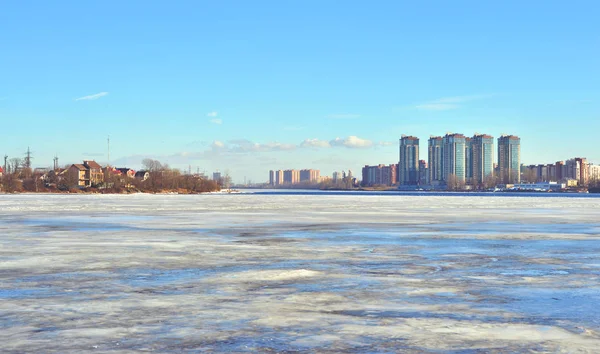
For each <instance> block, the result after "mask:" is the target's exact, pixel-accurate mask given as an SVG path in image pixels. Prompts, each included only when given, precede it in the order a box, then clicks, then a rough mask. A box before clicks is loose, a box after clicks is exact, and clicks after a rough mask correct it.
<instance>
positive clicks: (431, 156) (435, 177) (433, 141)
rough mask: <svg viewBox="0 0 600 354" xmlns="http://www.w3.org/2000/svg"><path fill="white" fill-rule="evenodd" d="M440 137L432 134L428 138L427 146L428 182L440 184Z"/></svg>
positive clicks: (441, 174)
mask: <svg viewBox="0 0 600 354" xmlns="http://www.w3.org/2000/svg"><path fill="white" fill-rule="evenodd" d="M442 140H443V139H442V137H441V136H433V137H430V138H429V141H428V144H427V145H428V146H427V152H428V157H427V160H428V161H427V167H428V177H427V183H428V184H432V185H433V184H441V183H442V181H443V180H444V179H443V173H442V172H443V170H442Z"/></svg>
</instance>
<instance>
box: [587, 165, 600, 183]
mask: <svg viewBox="0 0 600 354" xmlns="http://www.w3.org/2000/svg"><path fill="white" fill-rule="evenodd" d="M588 178H589V183H590V184H591V183H598V182H600V165H592V164H589V165H588Z"/></svg>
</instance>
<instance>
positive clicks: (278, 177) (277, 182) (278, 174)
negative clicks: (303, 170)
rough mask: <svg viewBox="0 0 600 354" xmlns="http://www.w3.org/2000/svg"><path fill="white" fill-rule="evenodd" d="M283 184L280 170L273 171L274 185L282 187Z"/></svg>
mask: <svg viewBox="0 0 600 354" xmlns="http://www.w3.org/2000/svg"><path fill="white" fill-rule="evenodd" d="M283 183H284V182H283V171H282V170H277V171H275V185H276V186H279V185H282V184H283Z"/></svg>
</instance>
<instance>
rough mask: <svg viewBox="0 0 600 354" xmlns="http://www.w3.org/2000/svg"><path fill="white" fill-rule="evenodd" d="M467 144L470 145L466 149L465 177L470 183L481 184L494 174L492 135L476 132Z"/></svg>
mask: <svg viewBox="0 0 600 354" xmlns="http://www.w3.org/2000/svg"><path fill="white" fill-rule="evenodd" d="M467 145H470V147H469V148H468V149H467V156H468V159H467V161H468V163H467V178H468V179H469V181H470V182H471V184H473V185H475V186H481V185H483V184H484V182H486V180H488V179H490V178H492V177H493V176H494V137H492V136H491V135H486V134H476V135H475V136H473V137H472V138H471V139H470V142H469V143H467ZM469 154H470V156H469Z"/></svg>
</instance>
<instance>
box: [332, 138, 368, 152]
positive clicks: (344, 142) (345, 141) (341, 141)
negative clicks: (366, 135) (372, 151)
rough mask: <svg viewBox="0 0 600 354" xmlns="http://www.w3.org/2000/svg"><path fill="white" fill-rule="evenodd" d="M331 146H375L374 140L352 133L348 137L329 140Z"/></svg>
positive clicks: (363, 147)
mask: <svg viewBox="0 0 600 354" xmlns="http://www.w3.org/2000/svg"><path fill="white" fill-rule="evenodd" d="M329 144H330V145H331V146H344V147H347V148H351V149H365V148H370V147H371V146H373V142H372V141H371V140H367V139H361V138H359V137H357V136H354V135H351V136H349V137H347V138H335V139H333V140H331V141H330V142H329Z"/></svg>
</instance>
